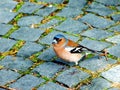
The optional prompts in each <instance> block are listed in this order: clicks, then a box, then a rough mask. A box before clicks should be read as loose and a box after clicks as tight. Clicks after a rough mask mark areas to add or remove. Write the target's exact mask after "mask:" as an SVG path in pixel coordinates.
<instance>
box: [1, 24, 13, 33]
mask: <svg viewBox="0 0 120 90" xmlns="http://www.w3.org/2000/svg"><path fill="white" fill-rule="evenodd" d="M11 28H12V25H6V24H0V35H4V34H6V33H7V32H8V31H9V30H10V29H11Z"/></svg>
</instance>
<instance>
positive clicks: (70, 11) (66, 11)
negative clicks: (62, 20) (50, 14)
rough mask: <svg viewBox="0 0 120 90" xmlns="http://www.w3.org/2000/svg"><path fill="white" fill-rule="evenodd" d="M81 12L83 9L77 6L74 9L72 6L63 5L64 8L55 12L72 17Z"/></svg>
mask: <svg viewBox="0 0 120 90" xmlns="http://www.w3.org/2000/svg"><path fill="white" fill-rule="evenodd" d="M82 13H83V11H81V9H79V8H77V9H76V8H72V7H65V8H64V9H62V10H61V12H59V13H58V14H57V16H61V17H68V18H69V17H71V18H73V17H76V16H78V15H80V14H82Z"/></svg>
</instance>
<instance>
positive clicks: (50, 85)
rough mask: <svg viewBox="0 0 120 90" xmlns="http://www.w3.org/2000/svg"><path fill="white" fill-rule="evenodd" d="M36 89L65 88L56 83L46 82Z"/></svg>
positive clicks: (59, 89)
mask: <svg viewBox="0 0 120 90" xmlns="http://www.w3.org/2000/svg"><path fill="white" fill-rule="evenodd" d="M38 90H66V88H65V87H63V86H60V85H58V84H56V83H53V82H48V83H47V84H45V85H43V86H41V87H39V88H38Z"/></svg>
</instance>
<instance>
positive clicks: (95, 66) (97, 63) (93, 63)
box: [79, 56, 117, 71]
mask: <svg viewBox="0 0 120 90" xmlns="http://www.w3.org/2000/svg"><path fill="white" fill-rule="evenodd" d="M116 62H117V61H116V60H113V59H110V58H108V61H106V59H105V57H100V58H98V57H97V56H96V57H92V58H90V59H87V60H84V61H82V62H80V63H79V66H81V67H84V68H86V69H89V70H91V71H98V70H101V69H104V68H106V67H107V65H109V64H114V63H116Z"/></svg>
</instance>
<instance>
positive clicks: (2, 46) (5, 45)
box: [0, 38, 16, 52]
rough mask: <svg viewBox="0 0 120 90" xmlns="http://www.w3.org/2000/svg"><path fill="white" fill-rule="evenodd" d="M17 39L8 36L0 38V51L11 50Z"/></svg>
mask: <svg viewBox="0 0 120 90" xmlns="http://www.w3.org/2000/svg"><path fill="white" fill-rule="evenodd" d="M15 43H16V41H14V40H11V39H6V38H0V52H6V51H9V50H10V49H11V48H12V46H13V45H14V44H15Z"/></svg>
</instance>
